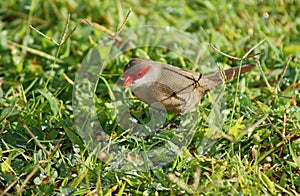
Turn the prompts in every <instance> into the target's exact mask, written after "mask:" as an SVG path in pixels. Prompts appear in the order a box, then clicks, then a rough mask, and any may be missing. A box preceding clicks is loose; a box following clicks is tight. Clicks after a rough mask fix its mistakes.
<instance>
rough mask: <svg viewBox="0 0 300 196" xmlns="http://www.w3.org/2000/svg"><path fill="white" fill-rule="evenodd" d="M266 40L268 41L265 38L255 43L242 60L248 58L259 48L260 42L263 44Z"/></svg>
mask: <svg viewBox="0 0 300 196" xmlns="http://www.w3.org/2000/svg"><path fill="white" fill-rule="evenodd" d="M264 41H266V40H265V39H263V40H260V42H258V43H257V44H256V45H254V46H253V47H252V48H251V49H250V50H248V52H247V53H246V54H245V55H244V56H243V58H242V60H244V59H246V58H247V57H248V56H249V54H250V53H251V52H252V51H253V50H254V49H255V48H257V47H258V46H259V45H260V44H262V43H263V42H264Z"/></svg>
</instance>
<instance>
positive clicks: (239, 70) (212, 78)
mask: <svg viewBox="0 0 300 196" xmlns="http://www.w3.org/2000/svg"><path fill="white" fill-rule="evenodd" d="M254 67H255V65H253V64H245V65H242V66H241V67H239V66H237V67H233V68H230V69H227V70H225V71H221V72H217V73H214V74H211V75H207V79H208V89H212V88H214V87H216V86H217V85H219V84H221V83H222V82H223V81H224V82H227V81H229V80H231V79H232V78H234V77H237V76H238V75H241V74H244V73H246V72H249V71H251V70H252V69H253V68H254Z"/></svg>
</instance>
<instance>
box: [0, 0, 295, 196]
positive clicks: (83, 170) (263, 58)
mask: <svg viewBox="0 0 300 196" xmlns="http://www.w3.org/2000/svg"><path fill="white" fill-rule="evenodd" d="M299 8H300V4H299V3H298V2H297V1H289V0H282V1H274V2H269V1H266V2H255V1H247V2H246V3H241V2H238V1H218V0H213V1H210V2H208V1H200V0H198V1H191V2H190V1H183V0H179V1H174V2H164V1H157V2H156V1H145V2H143V3H141V2H139V1H134V0H131V1H126V2H125V1H124V2H123V1H122V2H121V1H119V0H117V1H108V0H102V1H98V2H95V1H79V0H78V1H72V2H70V1H59V2H57V1H46V2H45V1H40V0H35V1H31V2H30V1H25V2H23V1H12V0H7V1H5V2H3V3H1V5H0V17H1V21H0V33H1V35H0V158H1V159H0V193H1V194H2V195H39V194H44V195H54V194H55V195H62V194H65V195H97V194H98V195H122V194H127V195H130V194H131V195H201V194H202V195H227V194H228V195H238V194H243V195H275V194H290V195H297V194H298V195H299V192H300V186H299V184H300V161H299V157H300V154H299V152H300V139H299V136H300V132H299V130H300V115H299V114H300V105H299V103H300V94H299V81H300V74H299V72H300V63H299V58H300V56H299V55H300V53H299V51H300V42H299V36H300V33H299V31H300V19H299V11H298V10H299ZM130 9H131V14H130V15H129V16H128V17H127V20H126V22H125V23H124V20H125V19H126V15H127V13H128V11H129V10H130ZM69 14H70V18H69V22H67V21H68V15H69ZM83 19H86V20H87V21H92V22H95V23H90V25H88V24H86V22H84V20H83ZM123 23H124V25H123V26H122V24H123ZM97 24H98V26H97ZM99 25H101V26H99ZM143 25H157V26H170V27H174V28H176V29H179V30H180V31H182V32H184V33H186V34H187V35H189V36H190V37H191V38H192V39H196V40H197V41H198V42H199V43H210V44H212V45H213V46H214V47H216V48H217V49H218V50H220V51H222V52H224V53H226V54H228V55H231V56H234V57H243V56H244V55H245V54H246V53H247V51H248V50H249V49H251V48H252V47H253V46H255V45H256V44H258V43H259V42H260V41H261V40H263V39H265V41H264V42H263V43H262V44H260V45H259V46H258V47H256V48H255V50H254V51H253V53H252V54H258V55H256V56H255V58H249V59H246V60H243V61H241V60H233V59H232V58H229V57H227V56H224V55H222V54H221V53H220V52H217V51H215V50H213V49H211V48H209V47H207V50H208V51H209V52H210V55H211V58H212V59H213V61H214V62H216V64H213V65H214V68H216V67H217V65H219V66H221V67H224V68H228V67H230V66H237V65H239V64H241V63H246V62H248V63H254V64H256V65H257V67H256V68H255V69H254V70H253V71H252V72H251V73H249V74H246V75H243V76H241V77H240V78H239V80H237V79H235V80H233V81H231V82H229V83H228V84H226V86H225V87H224V88H225V89H226V91H225V92H226V93H225V95H224V96H223V97H222V100H223V101H222V104H223V108H224V110H223V111H222V115H223V116H222V118H221V121H220V122H219V121H218V122H219V124H218V125H219V126H218V127H212V126H211V124H210V121H209V114H210V113H211V111H212V110H213V109H214V106H213V105H212V104H211V100H212V99H213V98H214V95H217V93H218V92H219V91H214V92H212V93H209V94H208V95H206V96H205V97H204V99H202V101H201V103H199V107H197V108H196V114H197V115H196V117H195V115H194V116H193V113H191V114H190V115H191V116H184V117H182V119H181V121H180V120H177V121H176V122H175V124H174V127H172V128H171V129H169V130H165V131H162V132H160V133H158V134H156V135H154V136H153V137H152V138H150V139H148V140H144V139H143V138H142V137H140V136H139V135H138V130H139V129H134V128H132V124H130V123H132V121H130V120H128V119H129V118H124V119H125V120H124V124H121V123H119V122H118V118H117V116H118V115H116V113H115V110H114V107H115V105H114V104H117V102H116V100H118V99H120V98H121V99H122V100H124V102H122V103H121V104H119V105H118V107H124V108H125V109H126V110H127V109H128V108H130V115H131V116H133V117H134V119H135V120H134V121H136V122H139V123H142V124H146V125H145V126H144V129H145V130H144V131H151V130H153V127H154V126H155V125H153V124H151V122H152V121H151V118H150V117H151V115H152V118H153V117H157V118H158V119H160V116H158V114H157V113H155V111H152V110H151V109H148V106H147V105H145V104H143V103H141V102H139V101H138V100H136V99H135V98H134V97H133V96H132V95H131V94H130V92H128V91H127V92H125V91H123V90H122V89H120V88H118V87H117V86H116V85H114V84H115V83H116V82H117V81H118V79H119V78H120V76H121V74H122V72H123V67H124V65H125V64H126V63H127V62H128V61H129V59H130V58H132V57H133V56H136V55H137V56H141V57H151V58H152V59H154V60H159V61H162V62H168V63H172V64H174V65H177V66H179V67H185V68H187V69H191V70H195V71H203V70H201V69H204V71H205V69H206V68H203V67H200V68H195V66H193V61H192V60H191V59H189V58H186V56H184V55H182V54H181V53H180V51H185V50H184V47H183V45H184V43H186V42H185V40H182V39H181V38H180V39H178V40H177V41H178V43H182V45H181V44H178V48H177V52H176V51H172V50H166V49H165V48H157V47H139V48H135V49H132V50H129V51H127V52H124V53H122V54H120V55H118V56H116V57H115V58H113V60H112V61H111V62H110V63H109V64H108V65H107V67H106V68H105V70H103V72H102V73H101V74H100V75H99V74H98V73H99V72H97V71H94V70H87V72H86V73H85V74H87V73H88V74H90V75H88V76H90V77H88V78H89V79H90V80H84V79H85V77H86V75H82V76H81V79H82V80H78V78H80V77H79V76H78V75H77V73H82V72H80V70H82V67H83V66H84V65H83V63H82V62H86V63H88V65H91V66H90V68H93V69H99V67H97V65H98V64H97V63H99V58H96V57H99V56H98V55H99V54H100V55H101V54H105V53H106V51H107V48H108V47H109V46H110V43H109V42H101V40H102V39H103V38H102V37H103V36H106V37H109V36H108V34H109V33H111V32H116V30H120V29H121V33H122V30H123V31H124V30H125V31H126V30H130V28H132V27H136V26H143ZM31 26H32V27H33V28H35V29H37V30H34V29H33V28H32V27H31ZM99 28H101V29H102V31H99ZM39 32H41V33H39ZM42 34H44V35H47V36H48V38H47V37H45V36H43V35H42ZM149 36H150V35H149ZM145 38H147V36H145ZM108 40H110V39H108ZM142 40H146V39H142ZM97 44H98V45H100V46H101V47H95V46H97ZM91 48H94V50H93V51H94V53H89V51H90V50H91ZM178 51H179V52H178ZM89 55H90V56H89ZM94 55H95V56H94ZM86 57H93V58H90V59H89V58H86ZM93 60H95V61H93ZM200 64H201V62H200ZM93 74H94V75H93ZM92 77H95V78H96V79H98V78H100V80H99V82H98V83H93V82H94V81H92V80H91V78H92ZM79 82H85V83H79ZM78 84H82V85H86V87H88V88H87V89H81V88H78V89H77V91H76V87H77V86H76V85H78ZM91 89H92V90H91ZM93 89H94V91H93ZM84 90H87V91H84ZM76 92H77V93H87V94H86V95H91V96H92V99H91V100H93V101H94V102H95V104H94V105H95V110H93V108H90V107H86V108H84V109H82V108H81V110H78V107H77V108H76V107H74V103H75V102H74V99H73V97H72V96H73V93H76ZM94 92H95V93H94ZM77 98H78V97H77ZM79 98H82V99H80V100H77V101H78V102H77V104H83V103H85V102H84V101H86V100H85V99H84V98H85V97H79ZM87 101H90V100H87ZM75 106H76V104H75ZM77 106H78V105H77ZM76 112H77V113H76ZM78 112H83V113H81V114H87V115H88V116H89V115H91V114H92V113H93V112H94V113H95V115H94V116H93V117H96V118H95V122H100V123H101V127H102V128H103V130H104V132H105V133H106V134H108V135H109V136H111V137H109V138H108V139H109V142H110V144H111V146H113V145H120V146H123V148H121V149H118V150H119V152H120V153H119V154H118V153H116V154H105V153H103V152H101V153H97V154H95V153H93V149H92V150H91V146H89V145H87V143H86V140H85V139H84V138H83V137H80V135H82V130H84V131H89V130H90V131H91V132H90V134H95V133H94V132H93V130H92V129H81V128H82V127H83V125H85V124H83V122H84V121H80V120H81V119H80V118H78ZM153 112H154V113H153ZM79 114H80V113H79ZM194 114H195V113H194ZM83 117H86V116H83ZM172 117H173V115H171V114H166V118H167V119H168V120H170V119H171V118H172ZM161 118H163V117H161ZM84 119H85V118H83V120H84ZM191 119H192V120H191ZM215 119H216V120H217V116H216V118H215ZM161 123H164V122H161ZM176 126H180V128H182V129H178V128H176ZM185 126H187V127H188V128H187V129H185ZM189 126H193V127H192V128H191V127H189ZM182 130H192V131H191V132H189V131H186V132H184V133H183V132H179V131H182ZM217 130H218V131H217ZM96 134H97V133H96ZM185 134H189V136H190V137H185V136H186V135H185ZM95 137H96V138H97V140H95V141H93V142H96V144H98V143H101V144H105V143H106V142H107V141H108V140H107V138H105V137H102V136H101V134H100V135H96V136H95ZM181 142H186V143H187V144H188V145H187V146H184V148H183V149H180V153H178V154H177V152H176V151H175V155H176V156H173V158H174V159H172V160H171V161H170V160H168V157H165V156H161V154H164V153H165V152H164V151H160V150H161V149H162V148H161V146H164V145H167V144H169V145H170V144H174V145H175V147H176V146H180V144H181ZM167 147H170V148H171V149H172V150H174V148H175V147H174V146H167ZM173 147H174V148H173ZM153 149H154V151H152V152H153V153H152V154H148V158H154V159H155V160H156V161H157V162H156V164H158V167H155V168H153V167H150V168H149V167H146V166H145V163H146V162H143V161H144V159H142V158H144V157H142V156H141V157H139V156H137V155H141V154H138V153H143V152H148V151H149V150H153ZM117 152H118V151H117ZM135 153H136V154H135ZM142 155H143V154H142ZM173 155H174V154H173ZM118 159H121V160H122V161H123V162H117V161H116V160H118ZM124 160H129V161H128V162H124ZM119 163H122V164H124V163H126V164H124V165H122V166H123V169H118V167H116V165H114V164H119ZM130 163H134V164H136V165H138V166H139V167H136V168H133V166H132V164H130ZM139 164H140V165H139ZM148 166H149V165H148ZM126 167H127V168H126ZM124 168H125V169H124Z"/></svg>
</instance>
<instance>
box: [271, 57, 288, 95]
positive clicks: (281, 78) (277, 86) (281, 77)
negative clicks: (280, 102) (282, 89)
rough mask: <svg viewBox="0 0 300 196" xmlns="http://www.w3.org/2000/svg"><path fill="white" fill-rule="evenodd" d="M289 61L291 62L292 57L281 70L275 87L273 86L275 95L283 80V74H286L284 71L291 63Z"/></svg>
mask: <svg viewBox="0 0 300 196" xmlns="http://www.w3.org/2000/svg"><path fill="white" fill-rule="evenodd" d="M291 60H292V57H291V56H289V58H288V61H287V63H286V64H285V66H284V68H283V70H282V72H281V76H280V78H279V80H278V82H277V84H276V86H275V94H277V90H278V88H279V85H280V83H281V82H282V80H283V77H284V75H285V72H286V70H287V68H288V66H289V64H290V62H291Z"/></svg>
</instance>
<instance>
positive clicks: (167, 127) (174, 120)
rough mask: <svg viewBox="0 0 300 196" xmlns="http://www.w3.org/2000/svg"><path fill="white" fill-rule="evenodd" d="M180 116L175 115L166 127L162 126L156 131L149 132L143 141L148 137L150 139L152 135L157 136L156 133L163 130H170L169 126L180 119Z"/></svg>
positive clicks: (179, 114)
mask: <svg viewBox="0 0 300 196" xmlns="http://www.w3.org/2000/svg"><path fill="white" fill-rule="evenodd" d="M181 116H182V114H181V113H178V114H176V116H175V117H174V118H172V120H171V121H169V122H168V123H167V124H166V125H164V126H163V127H161V128H158V129H155V130H154V131H153V132H151V133H150V134H149V135H147V136H146V137H144V139H149V138H150V137H152V136H153V135H155V134H157V133H158V132H160V131H163V130H166V129H170V127H171V125H172V124H173V123H174V122H176V120H177V119H178V118H179V117H181Z"/></svg>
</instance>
